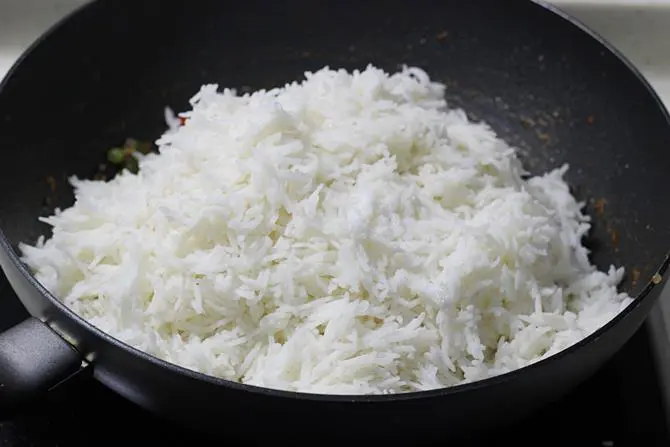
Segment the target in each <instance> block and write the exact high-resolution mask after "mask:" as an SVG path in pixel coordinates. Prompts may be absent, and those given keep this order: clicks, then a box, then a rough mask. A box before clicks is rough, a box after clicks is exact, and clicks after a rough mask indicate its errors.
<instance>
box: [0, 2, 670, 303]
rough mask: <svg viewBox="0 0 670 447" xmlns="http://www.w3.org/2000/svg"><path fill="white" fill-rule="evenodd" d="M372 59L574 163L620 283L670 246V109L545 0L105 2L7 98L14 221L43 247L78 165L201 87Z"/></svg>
mask: <svg viewBox="0 0 670 447" xmlns="http://www.w3.org/2000/svg"><path fill="white" fill-rule="evenodd" d="M258 11H263V14H259V13H258ZM380 11H383V14H381V13H380ZM343 24H346V26H344V25H343ZM370 63H372V64H374V65H376V66H379V67H381V68H384V69H386V70H389V71H395V70H397V69H398V68H399V67H400V66H401V65H402V64H408V65H416V66H419V67H421V68H423V69H425V70H426V71H427V72H428V74H429V75H430V76H431V77H432V78H434V79H435V80H437V81H441V82H443V83H445V84H446V85H447V100H448V102H449V103H450V105H451V106H452V107H453V106H457V107H462V108H464V109H465V110H466V111H467V112H468V114H469V115H470V116H471V118H473V119H474V120H483V121H485V122H487V123H488V124H490V125H491V126H492V127H493V128H494V129H495V130H496V131H497V132H498V133H499V134H500V136H501V137H503V138H504V139H505V140H506V141H507V142H508V143H510V144H512V145H514V146H516V147H518V148H519V150H520V152H521V155H522V157H523V160H524V163H525V165H526V167H527V168H528V169H529V170H530V171H531V172H532V173H534V174H538V173H542V172H545V171H547V170H550V169H553V168H555V167H558V166H560V165H562V164H563V163H568V164H569V165H570V166H571V169H570V170H569V172H568V175H567V179H568V181H569V183H570V184H571V186H572V187H573V189H574V191H575V194H576V195H577V197H578V198H580V199H581V200H584V201H585V202H586V203H587V210H588V212H589V214H591V215H592V217H593V219H594V225H593V230H592V232H591V235H590V237H589V240H588V241H587V243H588V245H589V247H590V248H591V249H592V250H593V260H594V262H595V263H596V265H597V266H598V267H599V268H601V269H604V268H607V267H608V266H609V265H610V264H615V265H623V266H624V267H626V269H627V270H628V272H629V275H628V279H627V281H626V283H625V284H624V286H623V287H624V290H626V291H628V292H631V293H638V292H639V291H640V290H641V289H642V287H643V286H644V283H645V282H646V281H647V280H648V279H649V277H650V276H651V274H652V273H653V272H654V271H655V269H656V268H657V267H658V264H659V263H660V261H661V260H662V258H663V256H664V255H665V254H666V252H667V251H668V248H670V225H668V224H667V222H668V221H670V207H669V206H665V205H667V202H668V199H667V198H666V196H665V194H664V188H663V185H664V182H665V181H666V178H667V177H666V176H667V173H668V172H670V152H669V151H668V150H667V148H668V147H670V132H669V130H668V124H667V118H666V116H665V114H664V113H663V111H662V109H661V108H660V107H659V105H658V104H657V102H656V99H655V97H654V96H653V95H652V94H650V92H649V91H648V87H647V86H646V84H645V83H644V82H642V81H641V80H640V79H639V78H638V76H637V75H636V74H635V73H634V72H632V71H631V70H630V68H629V67H628V66H627V65H626V64H625V63H624V62H622V61H621V60H620V59H619V58H618V57H617V56H616V55H614V54H613V53H612V52H611V51H609V50H608V49H607V48H606V47H605V46H603V45H602V44H601V43H600V42H598V41H597V40H596V39H593V38H591V37H590V36H588V35H587V34H586V33H584V32H582V31H581V30H579V29H578V28H576V27H574V26H572V25H571V24H570V23H569V22H568V21H566V20H565V19H563V18H561V17H560V16H558V15H556V14H554V13H552V12H550V11H547V10H545V9H544V8H542V7H541V6H538V5H536V4H534V3H532V2H505V5H504V6H503V5H502V2H497V1H493V0H490V1H479V2H460V1H443V2H426V4H425V5H423V4H422V5H421V7H419V5H416V4H413V5H412V6H410V5H409V4H408V3H406V2H400V1H395V2H394V1H392V2H379V1H372V2H366V3H364V4H359V5H358V7H357V8H356V9H355V10H352V9H350V8H343V7H342V6H341V5H340V4H339V3H338V2H334V1H326V2H319V3H318V4H315V3H314V2H308V1H304V0H291V1H289V2H281V3H266V2H260V1H247V2H234V3H231V2H215V1H202V2H199V6H198V8H189V9H184V10H182V9H181V8H180V7H179V5H178V4H176V2H175V4H174V5H173V4H171V3H170V4H168V2H158V1H153V0H152V1H146V2H134V3H131V4H123V6H121V5H119V4H117V3H115V2H111V1H110V2H106V1H101V2H97V3H95V4H93V5H91V6H89V7H88V8H86V9H85V10H84V11H83V12H81V13H80V14H78V15H76V16H74V17H73V18H72V19H71V20H69V21H68V22H67V23H66V24H65V25H64V26H62V27H60V28H59V29H58V30H56V31H55V32H53V33H52V34H51V35H50V36H49V37H47V38H46V39H45V40H43V41H42V42H41V43H40V44H39V45H38V46H37V47H36V48H34V49H33V51H32V52H31V53H30V55H29V56H28V57H27V58H25V59H24V60H23V61H22V62H21V64H20V65H19V67H18V68H17V69H16V70H14V72H13V73H12V75H11V76H10V77H9V78H8V79H7V80H6V81H5V83H4V88H3V89H2V91H1V92H0V154H1V156H2V162H1V163H0V190H1V191H2V200H0V228H2V230H3V231H4V232H5V234H6V235H7V237H8V238H9V240H10V241H11V242H12V243H13V244H17V243H18V242H34V240H35V239H36V238H37V236H38V235H40V234H44V233H45V232H46V231H47V230H48V228H47V227H45V226H44V225H42V224H40V223H39V222H38V221H37V217H38V216H40V215H48V214H50V213H51V212H52V211H53V209H54V208H55V207H65V206H68V205H69V204H71V203H72V194H71V188H70V186H69V184H68V183H67V178H68V177H69V176H71V175H78V176H81V177H90V176H91V175H92V174H93V173H94V172H95V171H96V169H97V166H98V165H99V164H100V163H101V162H103V161H104V159H105V152H106V150H107V149H108V148H109V147H112V146H116V145H118V144H120V143H121V142H123V141H124V140H125V139H126V138H127V137H134V138H138V139H146V140H154V139H156V138H157V137H158V136H159V135H160V134H161V133H162V132H163V131H164V130H165V123H164V118H163V109H164V107H165V106H170V107H171V108H173V109H174V110H177V111H180V110H185V109H186V108H187V104H188V99H189V98H190V96H191V95H192V94H193V93H195V92H196V91H197V89H198V88H199V86H200V85H202V84H205V83H218V84H219V85H220V86H221V87H224V86H225V87H235V88H238V89H240V88H245V89H259V88H268V87H275V86H280V85H282V84H284V83H286V82H289V81H293V80H295V79H299V78H301V77H302V76H303V73H304V72H305V71H306V70H317V69H319V68H321V67H323V66H330V67H332V68H340V67H342V68H346V69H354V68H364V67H365V66H366V65H367V64H370ZM636 280H637V281H636Z"/></svg>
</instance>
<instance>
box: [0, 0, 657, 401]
mask: <svg viewBox="0 0 670 447" xmlns="http://www.w3.org/2000/svg"><path fill="white" fill-rule="evenodd" d="M99 2H100V0H96V1H91V2H88V3H86V4H83V5H81V6H79V7H77V8H75V9H74V10H73V11H71V12H70V13H69V14H67V15H66V16H64V17H63V18H62V19H60V20H59V21H58V22H56V23H55V24H54V25H52V26H51V27H50V28H49V29H47V30H46V31H45V32H44V33H43V34H41V35H40V36H39V37H38V38H37V39H36V40H35V41H34V42H33V43H32V44H31V45H30V46H29V47H28V48H27V49H26V50H25V51H24V52H23V53H22V54H21V55H20V56H19V57H18V58H17V60H16V61H15V62H14V63H13V64H12V66H11V68H10V69H9V70H8V71H7V73H6V74H5V76H4V78H3V79H2V80H1V81H0V92H2V91H3V90H4V89H5V88H6V86H7V83H8V81H9V79H11V77H12V75H13V73H14V72H15V71H16V70H17V69H18V67H19V66H20V65H21V64H22V63H23V61H24V60H25V59H26V58H27V57H28V56H29V55H30V54H31V53H32V52H33V51H34V50H35V49H36V48H37V47H38V46H39V45H40V44H41V43H42V42H43V41H44V40H46V39H47V38H48V37H49V36H51V35H52V34H54V33H55V32H56V31H57V30H58V29H60V28H61V27H62V26H64V25H65V24H66V23H67V22H69V21H70V20H71V19H72V18H73V17H74V16H78V15H80V14H82V13H84V12H85V11H87V10H89V9H92V8H93V7H94V6H95V5H96V4H97V3H99ZM529 2H530V3H533V4H534V6H536V7H538V8H542V9H544V10H546V11H548V12H550V13H553V14H555V15H557V16H558V17H560V18H561V19H563V20H565V21H567V22H568V23H569V24H571V25H573V26H574V27H576V28H577V29H578V30H579V31H581V32H583V33H585V34H586V35H587V36H588V37H590V38H592V39H594V40H595V41H597V42H598V43H599V44H600V45H601V46H602V47H603V50H607V51H608V52H610V53H611V55H613V56H614V57H615V58H616V59H618V60H619V61H620V62H621V63H623V65H624V66H625V67H626V68H627V69H628V70H629V71H630V73H631V74H633V75H634V76H635V77H636V78H637V80H638V81H639V82H641V83H642V85H643V86H644V87H645V90H646V91H647V93H648V94H649V95H651V97H652V99H654V101H655V102H656V105H657V107H658V109H659V111H660V112H661V113H662V114H663V115H664V117H665V121H666V122H667V123H668V126H670V114H669V113H668V110H667V108H666V106H665V105H664V103H663V102H662V100H661V99H660V97H659V95H658V93H657V92H656V90H655V89H654V88H653V87H652V86H651V84H650V83H649V81H648V80H647V79H646V77H645V76H644V75H643V74H642V73H641V72H640V71H639V69H638V68H637V67H636V66H635V65H633V63H632V62H631V61H630V60H629V59H628V58H626V57H625V56H624V55H623V54H622V53H621V52H620V51H619V50H617V49H616V48H615V47H614V46H613V45H612V44H611V43H609V42H608V41H607V40H605V39H604V38H603V37H602V36H601V35H600V34H598V33H596V32H595V31H594V30H593V29H591V28H590V27H588V26H586V25H585V24H584V23H582V22H581V21H580V20H578V19H577V18H575V17H573V16H571V15H569V14H567V13H566V12H565V11H562V10H561V9H559V8H558V7H556V6H554V5H551V4H549V3H548V2H547V1H545V0H529ZM0 249H2V250H4V251H5V252H7V254H8V257H9V259H10V261H11V262H12V263H13V264H14V266H15V267H16V268H17V270H18V271H19V272H20V274H21V275H23V277H24V278H25V279H26V280H27V281H28V282H29V283H30V284H31V285H32V286H33V287H35V288H36V289H37V291H39V292H40V293H41V294H42V295H43V296H44V297H45V298H46V299H47V300H48V301H49V302H50V303H51V305H52V306H54V307H56V308H57V309H58V310H59V311H60V312H62V313H63V314H64V315H65V316H66V317H67V318H69V319H71V320H73V321H74V322H75V323H76V324H77V325H78V326H79V327H81V328H83V329H84V330H86V331H88V332H90V333H91V334H93V335H94V336H96V337H97V338H99V339H101V340H102V341H104V342H105V343H108V344H111V345H112V346H114V347H115V348H118V349H121V350H124V351H127V352H129V353H130V354H132V355H134V356H136V357H138V358H140V359H142V360H144V361H147V362H150V363H152V364H153V365H154V366H158V367H160V368H164V369H166V370H168V371H170V372H171V373H174V374H178V375H181V376H184V377H185V378H189V379H195V380H198V381H202V382H204V383H207V384H209V385H214V386H220V387H224V388H231V389H233V390H236V391H246V392H251V393H254V394H259V395H265V396H268V397H275V398H282V399H292V400H299V401H318V402H322V403H328V402H330V403H352V404H365V403H368V404H383V403H390V402H398V401H415V400H418V399H430V398H441V397H447V396H450V395H454V394H461V393H467V392H471V391H475V390H478V389H481V388H486V387H490V386H495V385H498V384H502V383H504V382H507V381H509V380H513V379H515V378H517V377H518V376H519V375H522V374H525V373H527V372H529V371H533V370H537V369H538V368H544V367H548V366H550V365H551V364H552V363H555V362H557V361H559V360H560V359H562V358H563V357H565V356H568V355H570V354H572V353H574V352H576V351H578V350H579V349H581V348H583V347H585V346H586V345H588V344H590V343H592V342H594V341H595V340H597V339H598V338H600V337H601V336H602V335H603V334H604V333H605V332H607V331H608V330H610V329H611V328H612V327H614V326H616V325H617V324H618V323H619V322H620V321H622V320H624V319H625V318H627V317H628V316H629V314H631V313H632V312H633V311H634V310H635V309H636V308H637V307H638V306H639V305H640V304H641V303H642V301H643V300H644V299H646V298H648V297H649V296H650V293H651V292H652V290H654V289H655V288H656V287H662V286H663V284H664V283H665V280H666V278H665V273H666V272H667V270H668V269H669V268H670V249H669V250H668V252H667V253H666V255H665V257H664V259H663V260H662V261H661V263H660V265H659V267H658V268H657V269H656V273H655V275H652V276H651V277H650V278H649V279H648V281H647V284H646V286H645V287H644V289H642V291H641V292H640V293H638V294H637V295H636V296H635V297H633V302H632V303H630V304H629V305H628V306H627V307H626V308H625V309H623V310H621V311H620V312H619V313H618V314H617V315H616V316H615V317H614V318H612V319H611V320H610V321H609V322H607V323H606V324H605V325H603V326H601V327H600V328H598V329H597V330H596V331H594V332H593V333H591V334H590V335H589V336H587V337H585V338H583V339H582V340H580V341H579V342H577V343H575V344H573V345H571V346H569V347H567V348H565V349H563V350H561V351H559V352H557V353H555V354H553V355H551V356H549V357H547V358H545V359H542V360H539V361H536V362H534V363H532V364H530V365H526V366H524V367H522V368H518V369H515V370H513V371H509V372H507V373H504V374H500V375H496V376H493V377H489V378H486V379H482V380H477V381H473V382H467V383H462V384H458V385H454V386H450V387H445V388H437V389H431V390H426V391H412V392H406V393H398V394H382V395H366V394H321V393H308V392H297V391H287V390H282V389H275V388H265V387H261V386H257V385H248V384H243V383H239V382H234V381H231V380H227V379H223V378H219V377H215V376H210V375H207V374H204V373H201V372H197V371H194V370H191V369H188V368H185V367H183V366H179V365H177V364H174V363H170V362H168V361H165V360H162V359H160V358H158V357H155V356H153V355H151V354H148V353H146V352H144V351H141V350H139V349H138V348H135V347H133V346H131V345H129V344H127V343H125V342H123V341H121V340H119V339H117V338H115V337H114V336H112V335H110V334H108V333H107V332H104V331H102V330H101V329H98V328H97V327H96V326H94V325H93V324H91V323H89V322H88V321H87V320H85V319H84V318H82V317H80V316H79V315H78V314H76V313H75V312H74V311H72V310H71V309H70V308H68V307H67V306H66V305H65V304H64V303H63V302H61V301H60V300H59V299H58V298H56V297H55V296H54V295H53V294H51V292H49V291H48V290H47V289H46V288H45V287H44V286H42V284H41V283H40V282H39V281H38V280H37V279H36V278H35V277H34V276H33V275H32V273H30V271H29V269H28V268H27V266H26V265H25V264H24V263H23V262H22V261H21V259H20V257H19V256H18V254H17V253H16V252H15V251H14V249H13V248H12V246H11V243H10V242H9V240H8V239H7V237H6V235H5V234H4V232H3V231H2V228H0ZM656 275H661V277H662V280H661V281H660V282H654V280H653V279H652V278H653V277H654V276H656ZM86 354H87V353H82V356H84V355H86ZM95 363H96V361H95V360H93V362H92V368H93V371H94V372H95ZM103 383H104V381H103Z"/></svg>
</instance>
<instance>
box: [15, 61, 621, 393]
mask: <svg viewBox="0 0 670 447" xmlns="http://www.w3.org/2000/svg"><path fill="white" fill-rule="evenodd" d="M444 89H445V87H444V85H442V84H439V83H435V82H432V81H431V80H430V78H429V76H428V75H427V74H426V73H425V72H424V71H422V70H421V69H419V68H407V67H406V68H404V69H403V70H402V71H400V72H398V73H395V74H387V73H385V72H384V71H382V70H380V69H377V68H375V67H373V66H369V67H367V69H365V70H363V71H354V72H352V73H349V72H347V71H344V70H331V69H329V68H324V69H322V70H320V71H318V72H315V73H306V74H305V79H304V80H303V81H302V82H300V83H297V82H296V83H292V84H289V85H286V86H285V87H283V88H277V89H273V90H269V91H263V90H261V91H258V92H255V93H253V94H247V95H243V96H238V95H237V94H236V92H235V91H234V90H230V89H224V90H223V91H218V86H217V85H205V86H203V87H202V88H201V89H200V91H199V92H198V93H197V94H196V95H195V96H194V97H193V98H192V100H191V105H192V110H190V111H187V112H185V113H182V114H181V115H180V116H182V117H183V118H184V119H186V123H185V124H184V125H183V126H179V125H174V123H173V125H172V126H170V127H171V128H170V129H169V130H168V131H167V132H166V133H165V134H164V135H162V136H161V138H160V139H159V140H158V141H157V145H158V147H159V151H160V153H159V154H150V155H147V156H141V159H140V160H139V172H138V174H136V175H135V174H131V173H129V172H124V173H122V174H120V175H118V176H117V177H115V178H114V179H112V180H110V181H109V182H103V181H88V180H80V179H76V178H73V179H71V181H72V184H73V186H74V188H75V192H76V202H75V204H74V205H73V206H72V207H71V208H68V209H65V210H62V211H58V210H57V211H56V213H55V214H54V215H53V216H51V217H48V218H45V219H43V220H44V221H45V222H47V223H48V224H50V225H51V226H52V227H53V235H52V237H50V238H49V239H48V240H45V239H44V238H41V239H40V240H39V241H38V242H37V244H36V245H35V246H30V245H22V246H21V250H22V253H23V259H24V261H25V262H26V263H27V265H28V266H29V267H30V268H31V269H32V270H33V271H34V272H35V275H36V277H37V279H38V280H39V281H40V282H41V283H42V284H43V285H44V286H45V287H46V288H47V289H49V290H50V291H51V292H52V293H53V294H54V295H55V296H57V297H59V299H61V300H62V301H63V302H64V303H65V304H66V305H67V306H69V307H70V308H71V309H73V310H74V311H75V312H76V313H78V314H79V315H81V316H82V317H84V318H85V319H87V320H88V321H90V322H91V323H92V324H94V325H95V326H97V327H99V328H100V329H102V330H103V331H106V332H108V333H110V334H111V335H113V336H115V337H117V338H119V339H120V340H122V341H124V342H126V343H128V344H130V345H132V346H134V347H136V348H139V349H140V350H143V351H146V352H147V353H150V354H153V355H154V356H156V357H159V358H161V359H164V360H167V361H169V362H173V363H175V364H178V365H181V366H184V367H186V368H190V369H193V370H196V371H200V372H203V373H205V374H209V375H213V376H218V377H222V378H225V379H229V380H233V381H239V382H243V383H247V384H253V385H259V386H263V387H268V388H278V389H286V390H296V391H304V392H313V393H331V394H379V393H400V392H408V391H417V390H427V389H433V388H440V387H447V386H452V385H456V384H460V383H463V382H469V381H474V380H479V379H483V378H486V377H490V376H494V375H497V374H501V373H504V372H508V371H510V370H514V369H517V368H520V367H522V366H524V365H528V364H530V363H532V362H535V361H537V360H539V359H542V358H545V357H547V356H550V355H552V354H554V353H556V352H558V351H560V350H562V349H564V348H566V347H568V346H569V345H571V344H573V343H575V342H577V341H579V340H581V339H582V338H584V337H585V336H587V335H588V334H590V333H591V332H593V331H594V330H596V329H598V328H599V327H600V326H602V325H603V324H605V323H606V322H607V321H609V320H610V319H611V318H612V317H613V316H615V315H616V314H617V313H618V312H620V311H621V310H622V309H623V308H625V307H626V306H627V305H628V304H629V303H630V302H631V298H630V297H629V296H627V295H626V294H623V293H619V292H618V291H617V285H618V283H619V282H620V280H621V279H622V275H623V269H621V268H618V269H617V268H615V267H611V268H610V270H609V272H607V273H605V272H601V271H598V270H597V269H596V268H595V267H594V266H592V265H591V264H590V262H589V259H588V257H587V255H588V251H587V250H586V249H585V248H584V247H583V246H582V245H581V238H582V236H584V234H585V233H587V231H588V230H589V219H588V217H587V216H586V215H584V214H583V213H582V208H583V207H582V204H581V203H579V202H578V201H577V200H576V199H575V198H574V197H573V196H572V195H571V193H570V191H569V189H568V185H567V184H566V183H565V182H564V180H563V178H562V177H563V174H564V173H565V171H566V169H567V167H565V166H563V167H560V168H558V169H557V170H554V171H552V172H549V173H547V174H545V175H543V176H536V177H532V178H527V177H526V173H525V172H524V169H523V167H522V166H521V164H520V162H519V160H518V159H517V157H516V154H515V150H514V149H513V148H511V147H510V146H508V145H507V144H505V142H503V141H502V140H501V139H499V138H498V137H497V136H496V135H495V133H494V132H493V131H492V130H491V129H490V128H489V127H488V126H487V125H486V124H483V123H473V122H470V121H468V119H467V117H466V114H465V113H464V112H463V111H462V110H449V109H447V105H446V103H445V100H444ZM170 121H172V120H170Z"/></svg>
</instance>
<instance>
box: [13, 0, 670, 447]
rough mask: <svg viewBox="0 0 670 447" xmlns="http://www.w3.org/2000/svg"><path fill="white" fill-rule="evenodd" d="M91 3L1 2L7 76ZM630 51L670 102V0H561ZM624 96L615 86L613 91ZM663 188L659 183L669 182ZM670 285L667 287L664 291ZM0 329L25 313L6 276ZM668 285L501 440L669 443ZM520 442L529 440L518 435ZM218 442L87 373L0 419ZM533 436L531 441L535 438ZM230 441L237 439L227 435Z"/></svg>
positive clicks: (96, 433)
mask: <svg viewBox="0 0 670 447" xmlns="http://www.w3.org/2000/svg"><path fill="white" fill-rule="evenodd" d="M85 3H86V1H84V0H0V77H2V76H4V74H5V73H6V72H7V71H8V70H9V69H10V67H11V66H12V64H13V63H14V61H16V59H17V58H18V57H19V56H20V54H21V53H22V51H24V50H25V49H26V48H27V47H28V46H29V45H30V44H31V42H33V41H34V40H35V39H36V38H38V37H39V35H40V34H41V33H42V32H44V31H45V30H46V29H47V28H48V27H49V26H51V25H52V24H54V23H55V22H56V21H58V20H59V19H60V18H61V17H63V16H64V15H66V14H67V13H69V12H70V11H72V10H73V9H75V8H77V7H78V6H80V5H83V4H85ZM551 3H553V4H554V5H556V6H557V7H558V8H560V9H562V10H564V11H566V12H568V13H569V14H571V15H573V16H575V17H577V18H578V19H580V20H581V21H583V22H584V23H586V24H587V25H589V26H591V27H592V28H593V29H594V30H596V31H597V32H598V33H600V34H601V35H602V36H603V37H604V38H606V39H608V40H609V41H610V42H612V43H613V44H614V45H615V46H616V47H617V48H618V49H619V50H620V51H621V52H622V53H623V54H624V55H626V56H627V57H628V58H629V59H630V60H631V61H632V62H633V63H634V64H635V65H636V66H637V67H638V68H639V69H640V70H641V72H642V73H643V74H644V75H645V77H646V78H647V79H648V80H649V82H650V83H651V84H652V86H654V88H655V89H656V91H657V92H658V94H659V96H660V97H661V98H662V99H663V101H665V103H666V104H667V105H668V106H670V0H667V1H666V0H655V1H642V0H639V1H638V0H591V1H587V0H553V1H552V2H551ZM612 94H613V95H616V92H612ZM661 187H662V185H659V188H661ZM666 289H667V288H666ZM0 303H2V306H4V308H2V309H0V330H3V329H5V328H7V327H8V326H10V325H12V324H14V323H16V322H17V321H18V318H20V316H21V315H22V313H23V312H24V311H23V310H22V308H21V306H20V304H18V302H17V301H16V299H15V298H14V297H13V293H12V291H11V289H10V287H9V285H8V284H7V281H6V280H5V278H4V276H2V273H0ZM667 328H670V290H666V291H665V293H664V296H663V297H662V299H661V302H659V303H658V304H657V306H656V309H655V310H654V311H653V312H652V314H651V316H650V317H649V319H648V322H647V324H646V325H645V326H644V327H643V328H642V329H641V330H640V331H639V332H638V334H637V335H636V336H635V337H634V338H633V339H632V340H631V341H630V342H629V343H628V345H627V346H626V347H625V348H624V349H623V350H622V351H621V352H620V353H619V354H617V356H616V357H615V358H614V359H613V360H612V361H611V362H610V363H609V364H608V365H607V366H606V367H605V368H604V369H603V370H602V371H601V372H599V373H598V374H597V375H596V376H595V377H594V378H593V379H591V380H590V381H588V382H586V383H585V384H583V385H582V386H581V387H580V388H578V389H577V390H575V391H574V392H573V393H572V394H570V395H569V396H567V397H566V398H565V399H564V400H562V401H560V402H558V403H557V404H556V405H553V406H551V407H549V408H547V409H546V410H543V411H542V412H540V413H538V414H536V415H534V416H533V417H532V418H531V419H528V420H525V421H522V422H521V423H519V424H518V425H516V426H514V427H509V428H508V429H505V430H501V432H499V433H496V434H495V436H493V439H495V440H496V442H498V443H499V442H501V441H506V440H510V441H511V440H514V441H515V443H516V444H517V445H519V444H520V445H534V446H559V445H560V446H632V445H635V446H667V445H670V416H669V415H670V412H669V411H668V410H667V409H666V407H667V408H670V335H669V334H670V330H669V329H667ZM520 438H521V439H520ZM131 440H132V441H136V440H137V441H140V440H147V441H152V442H155V443H157V444H164V445H173V444H176V443H177V444H184V445H198V444H201V443H202V444H204V443H205V442H208V443H209V442H212V440H208V439H205V438H203V437H201V436H200V435H198V434H194V433H191V432H189V431H188V430H185V429H181V428H178V427H176V426H174V425H173V424H171V423H166V422H164V421H162V420H160V419H158V418H156V417H155V416H153V415H150V414H148V413H147V412H145V411H144V410H142V409H140V408H138V407H136V406H135V405H133V404H131V403H129V402H127V401H125V400H124V399H122V398H121V397H118V396H116V395H115V394H113V393H112V392H110V391H109V390H107V389H106V388H104V387H103V386H102V385H100V384H98V383H97V382H95V381H93V380H91V379H90V378H88V377H85V376H84V377H81V378H77V379H76V380H73V381H72V382H70V383H68V384H67V385H66V386H63V387H60V388H58V389H56V390H54V391H53V392H52V393H50V395H49V396H48V398H47V399H46V400H45V401H44V402H43V403H41V404H40V405H37V406H36V407H35V408H32V409H31V410H30V411H29V412H28V413H26V414H23V415H21V416H19V417H16V418H14V419H12V420H9V421H6V422H0V447H23V446H36V447H37V446H45V447H46V446H49V447H55V446H60V447H68V446H74V445H93V446H95V445H98V444H99V443H100V442H102V441H107V442H109V443H121V442H128V441H131ZM526 440H529V441H530V442H529V443H528V444H527V443H526ZM218 442H222V443H223V442H225V443H226V444H228V445H233V444H234V443H235V442H234V441H227V440H226V441H224V440H219V441H218Z"/></svg>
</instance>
